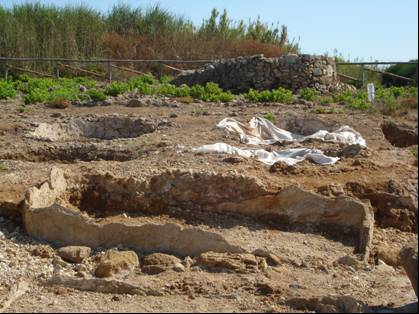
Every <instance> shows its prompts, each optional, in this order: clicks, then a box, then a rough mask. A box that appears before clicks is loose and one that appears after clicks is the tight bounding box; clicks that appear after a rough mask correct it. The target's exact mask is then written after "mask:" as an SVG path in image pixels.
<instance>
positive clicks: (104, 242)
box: [23, 168, 374, 257]
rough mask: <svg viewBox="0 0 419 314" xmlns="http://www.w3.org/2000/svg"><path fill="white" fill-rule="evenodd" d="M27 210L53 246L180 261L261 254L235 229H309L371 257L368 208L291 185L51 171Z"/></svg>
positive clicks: (179, 174)
mask: <svg viewBox="0 0 419 314" xmlns="http://www.w3.org/2000/svg"><path fill="white" fill-rule="evenodd" d="M24 207H25V209H24V211H23V212H24V213H23V220H24V225H25V228H26V231H27V232H28V233H29V235H31V236H34V237H36V238H40V239H42V240H46V241H49V242H52V243H54V244H56V245H87V246H90V247H105V248H106V247H114V246H117V245H120V244H122V245H124V246H126V247H130V248H134V249H136V250H138V251H141V252H147V253H149V252H165V253H170V254H175V255H178V256H198V255H199V254H201V253H205V252H208V251H213V252H220V253H225V252H231V253H239V252H251V251H252V250H254V249H256V248H257V247H252V245H251V244H250V242H251V241H250V242H249V241H248V239H247V237H248V238H249V239H251V237H252V234H251V233H249V234H245V233H243V231H240V232H241V233H240V235H239V236H238V234H237V232H238V231H237V230H236V228H235V226H236V225H241V226H243V227H246V228H247V229H246V230H252V232H255V234H257V233H258V232H260V233H261V232H263V231H265V230H266V229H269V228H272V227H274V228H275V227H276V226H279V225H287V226H291V227H292V226H295V227H296V228H297V227H299V226H303V225H304V226H309V227H310V229H311V230H312V231H311V232H316V230H324V228H325V229H329V230H330V231H333V232H335V234H336V230H338V231H339V233H340V234H345V237H346V238H349V239H352V241H349V242H350V244H352V245H353V246H355V247H356V251H357V252H359V253H361V254H363V255H364V257H366V256H368V251H369V246H370V243H371V236H372V231H373V225H374V221H373V215H372V212H371V209H370V208H369V207H368V206H366V205H365V204H363V203H361V202H358V201H356V200H355V199H352V198H349V197H339V198H326V197H322V196H319V195H317V194H313V193H310V192H307V191H304V190H301V189H300V188H298V187H293V186H291V187H288V188H285V189H283V190H281V191H269V190H267V189H266V188H265V187H264V186H263V184H261V183H260V182H259V181H258V180H257V179H256V178H254V177H247V176H240V175H221V174H214V173H210V172H190V171H180V170H175V171H167V172H165V173H161V174H159V175H156V176H154V177H152V178H151V179H150V180H147V181H140V180H137V179H134V178H116V177H113V176H112V175H110V174H95V175H88V176H84V177H82V178H71V177H69V178H66V177H65V176H64V172H63V171H62V170H61V169H58V168H54V169H53V170H52V172H51V177H50V179H49V181H47V182H45V183H44V184H42V185H41V186H40V187H34V188H31V189H29V190H28V191H27V193H26V196H25V206H24ZM214 217H215V219H214ZM230 217H232V218H231V219H230ZM239 217H243V218H239ZM223 220H224V222H222V221H223ZM259 220H261V221H262V220H265V221H266V220H269V221H270V223H271V224H270V225H268V224H265V225H263V224H259V223H258V222H257V221H259ZM252 223H253V226H252ZM316 227H319V229H317V228H316ZM239 229H240V228H239ZM301 230H303V229H301ZM348 235H349V237H348ZM339 240H340V239H338V240H337V241H339ZM270 245H274V246H277V245H280V244H279V243H270Z"/></svg>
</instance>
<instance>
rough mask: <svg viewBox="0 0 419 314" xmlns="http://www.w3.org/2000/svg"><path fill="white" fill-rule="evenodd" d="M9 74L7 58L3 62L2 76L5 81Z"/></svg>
mask: <svg viewBox="0 0 419 314" xmlns="http://www.w3.org/2000/svg"><path fill="white" fill-rule="evenodd" d="M8 76H9V65H8V63H7V59H6V60H5V61H4V62H3V77H4V80H5V81H7V77H8Z"/></svg>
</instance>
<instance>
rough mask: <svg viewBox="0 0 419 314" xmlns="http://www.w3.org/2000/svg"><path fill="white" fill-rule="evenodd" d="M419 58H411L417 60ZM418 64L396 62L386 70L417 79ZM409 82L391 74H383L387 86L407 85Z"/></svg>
mask: <svg viewBox="0 0 419 314" xmlns="http://www.w3.org/2000/svg"><path fill="white" fill-rule="evenodd" d="M417 61H418V60H411V62H417ZM416 67H417V66H416V65H415V64H395V65H392V66H391V67H389V68H388V69H387V70H386V71H387V72H390V73H393V74H397V75H400V76H404V77H408V78H411V79H413V80H414V79H416ZM407 83H408V82H407V81H405V80H400V79H398V78H395V77H391V76H383V84H384V85H385V86H406V85H408V84H407Z"/></svg>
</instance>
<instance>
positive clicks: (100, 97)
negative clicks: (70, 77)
mask: <svg viewBox="0 0 419 314" xmlns="http://www.w3.org/2000/svg"><path fill="white" fill-rule="evenodd" d="M86 94H87V95H88V96H89V97H90V99H91V100H93V101H104V100H106V95H105V94H104V93H103V92H102V91H100V90H97V89H96V88H92V89H89V90H88V91H87V92H86Z"/></svg>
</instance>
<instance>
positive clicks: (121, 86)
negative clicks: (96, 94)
mask: <svg viewBox="0 0 419 314" xmlns="http://www.w3.org/2000/svg"><path fill="white" fill-rule="evenodd" d="M129 90H130V85H129V84H127V83H123V82H113V83H111V84H110V85H109V86H108V87H107V88H106V91H105V94H106V95H109V96H114V97H116V96H118V95H121V94H123V93H125V92H127V91H129Z"/></svg>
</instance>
